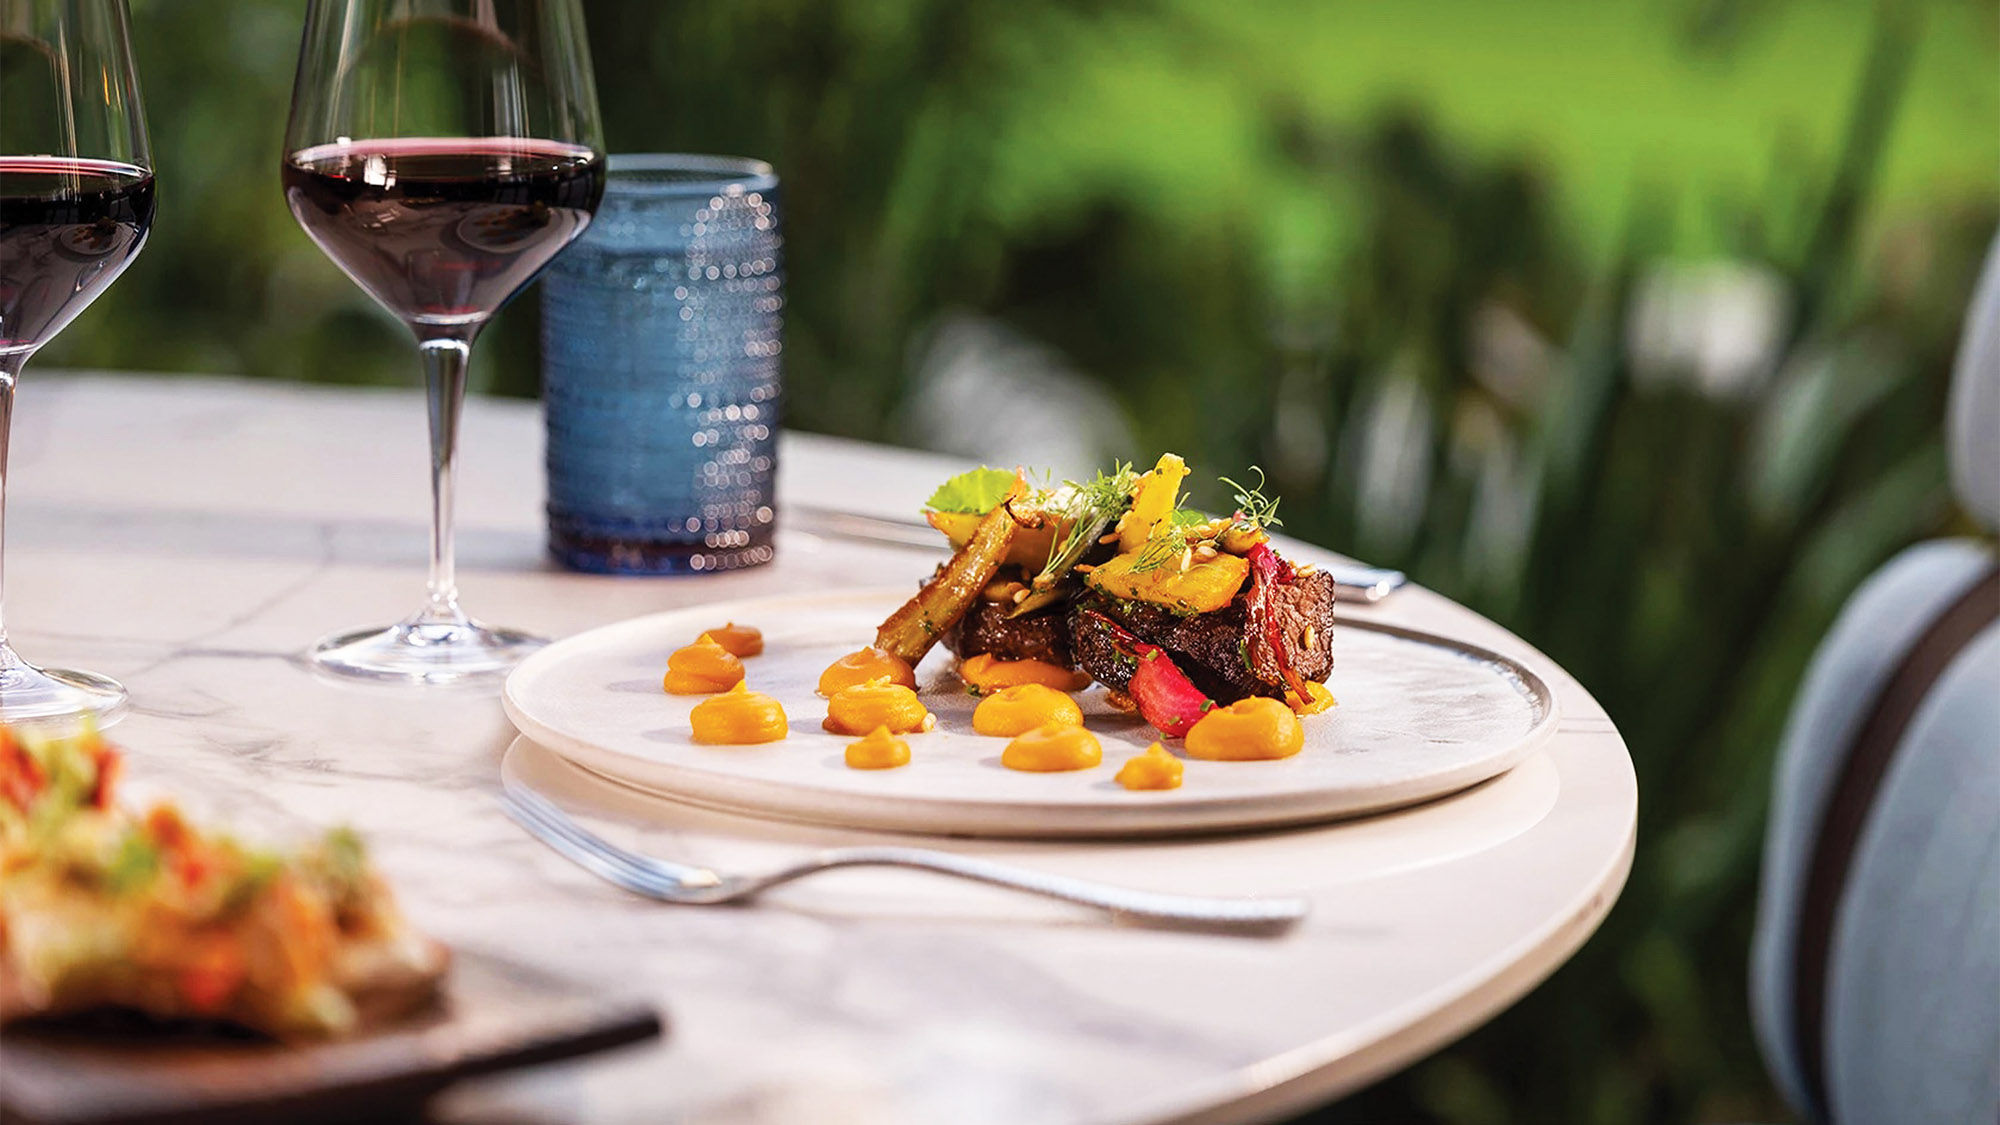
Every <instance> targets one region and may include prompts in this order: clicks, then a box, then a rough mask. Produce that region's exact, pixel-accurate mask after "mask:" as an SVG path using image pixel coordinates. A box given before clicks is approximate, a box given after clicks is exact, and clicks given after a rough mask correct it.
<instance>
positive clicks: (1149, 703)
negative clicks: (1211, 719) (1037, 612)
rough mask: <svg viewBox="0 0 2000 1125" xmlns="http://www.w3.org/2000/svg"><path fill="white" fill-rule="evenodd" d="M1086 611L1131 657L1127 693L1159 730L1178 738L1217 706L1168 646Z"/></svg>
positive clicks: (1144, 715) (1117, 645)
mask: <svg viewBox="0 0 2000 1125" xmlns="http://www.w3.org/2000/svg"><path fill="white" fill-rule="evenodd" d="M1084 613H1085V615H1086V616H1088V617H1089V618H1090V621H1091V624H1093V625H1095V626H1096V627H1097V628H1100V629H1103V630H1104V631H1105V632H1106V633H1107V634H1108V635H1109V636H1110V637H1111V643H1112V645H1113V647H1115V648H1117V650H1118V651H1119V653H1120V654H1122V655H1124V656H1127V657H1130V658H1131V659H1132V662H1133V664H1134V668H1133V671H1132V682H1131V683H1130V684H1129V685H1128V686H1127V687H1126V689H1125V691H1126V694H1128V695H1130V696H1131V697H1132V702H1134V703H1136V704H1137V705H1138V707H1139V714H1140V715H1141V716H1143V717H1144V718H1145V720H1146V721H1147V722H1149V723H1151V724H1153V725H1154V726H1156V727H1158V728H1159V729H1160V733H1162V734H1165V735H1169V736H1171V737H1173V738H1179V737H1181V736H1182V735H1184V734H1186V733H1187V732H1188V730H1189V729H1190V728H1192V727H1193V726H1194V725H1195V723H1197V722H1199V721H1200V720H1201V717H1202V716H1203V715H1206V714H1208V713H1209V712H1210V711H1213V710H1214V709H1215V700H1213V699H1210V698H1209V697H1208V696H1207V695H1205V694H1203V693H1202V690H1201V689H1200V688H1198V687H1196V686H1194V681H1192V680H1190V679H1188V678H1187V675H1186V674H1185V673H1183V672H1182V671H1181V670H1180V669H1179V668H1178V667H1176V666H1175V665H1174V659H1173V657H1171V656H1168V655H1167V650H1166V649H1163V648H1161V647H1160V646H1159V645H1156V644H1148V643H1147V642H1145V641H1142V640H1140V639H1139V638H1137V637H1135V636H1133V635H1132V634H1131V633H1130V632H1129V631H1127V630H1125V629H1124V628H1122V627H1120V626H1119V625H1118V623H1117V622H1115V621H1113V620H1111V619H1110V618H1109V617H1106V616H1104V615H1103V614H1102V613H1099V612H1097V611H1096V610H1094V609H1092V610H1085V611H1084Z"/></svg>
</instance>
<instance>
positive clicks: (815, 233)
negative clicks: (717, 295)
mask: <svg viewBox="0 0 2000 1125" xmlns="http://www.w3.org/2000/svg"><path fill="white" fill-rule="evenodd" d="M132 6H133V9H134V13H135V20H136V34H137V37H138V43H137V50H138V55H139V62H140V68H141V72H142V75H143V80H144V84H145V89H146V93H147V96H148V100H149V109H150V118H151V123H152V128H153V136H154V144H155V149H156V161H157V164H158V169H159V179H160V184H161V188H160V212H159V219H158V226H157V228H156V231H155V234H154V240H153V242H152V244H151V246H150V247H149V249H148V250H147V252H146V253H145V254H144V255H143V256H142V257H141V258H140V260H139V262H138V263H137V264H136V265H135V266H134V267H133V268H132V269H131V270H130V271H129V272H128V274H127V275H126V276H125V277H124V278H123V279H122V280H121V281H120V282H119V283H118V284H117V285H116V286H114V287H113V288H112V290H111V291H110V293H109V294H108V295H107V296H106V297H105V298H103V299H102V300H100V301H99V303H98V306H97V307H96V308H95V309H93V310H92V311H91V312H90V313H88V314H86V315H85V317H84V318H83V319H82V320H81V321H79V322H78V323H77V324H76V325H75V326H73V327H72V328H71V329H70V330H69V332H68V333H66V334H65V335H64V336H63V337H61V338H59V340H58V341H57V342H56V343H55V344H53V345H51V346H50V347H49V348H48V349H47V351H46V353H45V357H44V359H43V360H42V361H41V362H46V363H54V364H67V365H77V366H81V365H94V366H105V367H121V368H137V369H149V370H189V371H213V372H230V373H248V374H252V375H257V376H269V377H275V378H297V379H312V380H322V381H337V382H355V383H411V382H414V381H415V361H414V359H413V357H412V355H411V350H410V347H409V344H408V341H407V338H406V337H405V336H404V334H403V332H402V330H401V329H400V328H398V327H397V326H395V325H393V324H392V323H390V322H388V321H387V320H386V318H384V317H383V316H382V315H381V314H379V313H378V312H377V311H376V310H374V309H373V308H372V306H370V305H369V304H368V303H367V302H366V299H365V298H363V297H362V296H361V294H360V293H359V292H358V291H357V290H356V289H355V288H354V287H353V286H352V285H351V284H350V283H348V282H347V281H346V280H345V279H344V278H343V277H342V276H341V275H340V274H339V273H338V272H337V271H336V270H335V269H334V268H333V267H332V266H331V265H329V264H328V263H327V262H326V261H325V260H324V259H323V258H322V257H321V256H320V255H319V254H318V252H317V251H316V250H314V249H313V248H312V246H311V245H310V244H309V243H308V242H307V241H306V239H305V237H304V236H303V235H302V234H300V233H299V232H298V231H297V229H296V228H295V227H294V226H293V224H292V221H291V219H290V217H289V216H288V215H287V214H286V212H285V208H284V206H283V203H282V201H281V199H280V197H279V191H278V184H277V167H278V159H279V155H280V154H279V152H278V147H279V141H280V135H281V132H282V129H283V121H284V117H285V111H286V103H287V96H288V87H289V83H290V81H291V72H292V66H293V60H294V52H295V50H296V39H297V34H298V28H299V24H300V21H301V17H302V10H303V5H302V3H299V2H298V0H239V2H237V3H233V4H229V5H220V4H200V5H196V4H185V3H174V2H171V0H132ZM586 6H587V8H588V14H589V20H590V24H591V31H592V41H593V46H594V51H595V56H596V65H597V74H598V81H599V86H600V90H601V92H602V100H603V103H604V107H605V112H606V117H607V135H608V137H609V141H610V147H611V148H612V149H613V150H615V151H673V150H680V151H709V152H735V153H745V154H749V155H756V156H762V157H765V158H767V159H770V160H772V161H773V162H774V163H775V164H776V165H777V166H778V168H779V171H780V174H781V175H782V176H783V177H784V180H785V196H784V199H785V205H786V208H787V213H786V222H787V227H788V240H789V241H788V256H789V260H788V268H789V274H790V277H789V286H790V290H789V292H790V300H791V304H790V308H789V313H788V324H787V328H788V338H787V377H788V396H789V401H788V407H787V409H788V411H789V416H790V421H791V422H792V423H793V424H795V425H800V426H803V427H805V428H810V429H820V430H829V431H834V432H839V433H846V434H852V435H855V436H860V437H870V438H881V439H895V440H918V441H920V440H922V438H923V435H922V434H920V433H915V434H913V433H909V432H904V431H902V430H899V429H898V428H897V427H898V423H897V422H896V421H895V420H896V419H897V418H899V417H902V416H903V415H902V414H901V413H899V409H898V408H899V407H900V406H901V405H902V404H903V403H905V402H906V400H907V398H908V396H909V393H910V390H911V385H912V381H913V379H915V377H916V369H917V364H916V363H915V362H914V361H913V358H912V357H913V355H914V354H915V352H916V350H917V349H918V348H920V346H921V341H922V340H923V339H924V334H925V333H926V331H927V330H928V329H930V328H931V327H932V326H934V325H935V324H936V323H937V322H938V320H939V318H940V317H942V316H947V315H950V314H953V313H956V312H961V311H971V312H975V313H978V314H981V315H984V316H989V317H992V318H996V319H998V320H1001V321H1004V322H1006V323H1007V324H1009V325H1011V326H1013V327H1014V328H1015V329H1017V330H1019V331H1020V332H1022V333H1025V334H1026V335H1028V336H1030V337H1033V338H1035V339H1038V340H1040V341H1043V342H1045V343H1047V344H1049V345H1051V346H1053V347H1055V348H1058V349H1060V351H1061V352H1062V353H1063V354H1064V355H1066V356H1067V357H1068V358H1069V360H1070V361H1071V362H1072V363H1073V364H1074V366H1075V367H1076V368H1077V369H1078V370H1079V371H1081V372H1082V373H1083V374H1084V375H1085V377H1087V378H1089V379H1091V380H1093V381H1095V382H1097V383H1099V384H1101V386H1102V387H1103V388H1105V389H1106V390H1107V391H1108V392H1109V393H1110V394H1111V395H1113V396H1114V397H1115V398H1116V400H1117V401H1118V402H1120V403H1121V404H1122V405H1123V406H1124V408H1125V410H1126V412H1127V413H1128V414H1129V416H1130V418H1131V419H1132V421H1133V424H1134V427H1135V432H1136V433H1137V435H1138V437H1139V439H1140V441H1141V444H1142V448H1141V449H1135V450H1131V451H1126V452H1127V455H1129V456H1133V457H1141V456H1147V455H1148V454H1149V452H1150V451H1154V450H1157V449H1158V448H1173V449H1178V450H1182V451H1184V452H1186V453H1187V454H1188V455H1189V456H1190V459H1191V460H1193V461H1195V462H1196V463H1197V464H1198V465H1200V466H1207V467H1208V468H1209V469H1211V470H1213V471H1216V472H1231V471H1234V470H1237V469H1239V468H1240V467H1241V466H1244V465H1247V464H1250V463H1258V464H1261V465H1263V466H1264V467H1265V468H1266V469H1268V470H1269V471H1270V473H1271V478H1272V482H1273V484H1274V485H1276V486H1277V487H1278V488H1279V489H1281V490H1282V492H1283V494H1284V495H1285V497H1286V502H1285V516H1286V520H1287V524H1286V529H1287V530H1288V531H1290V532H1293V533H1295V534H1299V535H1302V536H1304V537H1306V538H1309V539H1313V540H1316V541H1319V542H1323V543H1327V544H1330V545H1333V546H1336V547H1339V548H1342V549H1345V550H1348V551H1350V552H1352V553H1355V554H1358V555H1361V556H1364V557H1367V558H1369V559H1370V560H1371V561H1375V562H1379V563H1384V564H1388V565H1396V566H1401V567H1404V568H1406V569H1408V570H1410V571H1411V572H1412V573H1413V574H1414V575H1415V576H1416V577H1417V578H1418V579H1419V580H1421V581H1423V582H1425V583H1427V584H1429V585H1432V586H1434V587H1436V588H1438V589H1441V590H1443V591H1445V592H1447V593H1449V594H1452V595H1453V596H1455V597H1458V598H1460V599H1461V600H1463V601H1466V602H1467V603H1469V604H1471V605H1473V606H1474V607H1476V608H1479V609H1481V610H1483V611H1485V612H1487V613H1489V614H1491V615H1492V616H1494V617H1495V618H1497V619H1498V620H1500V621H1502V622H1503V623H1505V624H1507V625H1509V626H1510V627H1512V628H1513V629H1515V630H1516V631H1517V632H1519V633H1520V634H1521V635H1523V636H1524V637H1526V638H1528V639H1529V640H1531V641H1532V642H1534V643H1535V644H1537V645H1538V646H1539V647H1541V648H1542V649H1543V650H1544V651H1546V652H1547V653H1548V654H1549V655H1551V656H1552V657H1554V658H1555V659H1556V660H1557V661H1559V662H1561V663H1562V664H1563V665H1564V666H1566V667H1567V668H1569V669H1570V670H1572V671H1573V672H1574V673H1576V675H1577V676H1578V677H1579V678H1580V679H1581V680H1582V681H1583V682H1584V684H1585V685H1586V686H1587V687H1589V688H1590V689H1591V691H1592V692H1594V693H1595V694H1596V695H1597V697H1598V699H1599V700H1600V701H1601V702H1602V703H1603V704H1604V705H1605V707H1606V708H1607V709H1608V710H1609V711H1610V713H1611V715H1612V716H1613V717H1614V718H1615V719H1616V720H1617V722H1618V724H1619V726H1620V728H1621V730H1622V731H1623V732H1624V733H1625V735H1626V737H1627V739H1628V741H1629V743H1630V746H1631V750H1632V753H1633V757H1634V760H1635V762H1636V764H1637V768H1638V770H1639V775H1640V787H1641V789H1640V792H1641V825H1640V843H1639V852H1638V858H1637V861H1636V865H1635V868H1634V870H1633V873H1632V876H1631V881H1630V883H1629V885H1628V888H1627V890H1626V892H1625V894H1624V897H1623V898H1622V900H1621V902H1620V903H1619V905H1618V907H1617V909H1616V910H1615V911H1614V912H1613V914H1612V916H1611V918H1610V920H1609V921H1608V922H1607V923H1606V925H1605V927H1604V929H1603V930H1602V931H1601V932H1600V933H1599V935H1598V936H1597V937H1596V938H1594V939H1593V940H1592V941H1591V943H1590V944H1589V945H1588V946H1587V947H1586V948H1585V949H1584V950H1583V952H1582V953H1581V954H1580V955H1579V956H1578V957H1577V958H1576V959H1575V960H1574V961H1573V962H1572V963H1571V964H1570V965H1568V966H1567V967H1565V968H1564V969H1562V970H1561V971H1559V972H1558V973H1557V974H1556V975H1555V976H1554V977H1553V978H1552V979H1551V980H1550V981H1549V982H1548V983H1547V984H1545V985H1544V986H1543V987H1542V988H1540V989H1539V990H1538V991H1537V992H1535V993H1534V994H1533V995H1531V996H1530V997H1529V998H1527V999H1526V1000H1524V1001H1523V1002H1522V1003H1521V1004H1519V1005H1517V1006H1516V1007H1515V1008H1514V1009H1512V1010H1511V1011H1509V1012H1508V1013H1507V1014H1505V1015H1503V1016H1502V1017H1501V1018H1500V1019H1498V1020H1497V1021H1496V1022H1494V1023H1493V1024H1491V1025H1490V1026H1488V1027H1487V1028H1485V1029H1483V1030H1481V1031H1479V1032H1477V1033H1475V1034H1473V1035H1472V1036H1471V1037H1469V1038H1468V1039H1466V1040H1465V1041H1464V1042H1462V1043H1460V1044H1458V1045H1457V1046H1455V1047H1453V1048H1451V1049H1449V1050H1447V1051H1446V1052H1444V1053H1442V1054H1441V1055H1439V1056H1438V1057H1436V1058H1434V1059H1432V1060H1430V1061H1428V1062H1425V1063H1422V1064H1420V1065H1418V1066H1416V1067H1414V1068H1412V1069H1411V1070H1410V1071H1408V1072H1406V1073H1404V1074H1402V1075H1398V1076H1396V1077H1395V1078H1393V1079H1390V1080H1389V1081H1387V1082H1385V1083H1383V1084H1381V1085H1380V1086H1378V1087H1376V1088H1374V1089H1372V1090H1369V1091H1367V1092H1364V1093H1363V1094H1361V1095H1359V1096H1357V1097H1355V1098H1352V1099H1350V1100H1349V1101H1348V1102H1346V1103H1344V1104H1343V1105H1341V1106H1337V1107H1333V1108H1330V1109H1328V1110H1326V1111H1323V1115H1322V1116H1323V1119H1324V1120H1327V1121H1347V1120H1355V1121H1376V1120H1398V1121H1402V1120H1410V1121H1432V1120H1435V1121H1450V1122H1463V1123H1467V1125H1475V1123H1476V1125H1485V1123H1501V1122H1516V1121H1519V1122H1545V1121H1563V1122H1599V1123H1605V1125H1613V1123H1616V1125H1623V1123H1625V1122H1633V1121H1662V1122H1679V1121H1721V1120H1747V1119H1766V1120H1768V1119H1775V1118H1779V1117H1782V1115H1783V1111H1782V1108H1781V1107H1780V1106H1779V1105H1778V1104H1777V1103H1776V1101H1775V1099H1774V1096H1773V1095H1772V1094H1771V1093H1770V1091H1769V1087H1768V1085H1767V1084H1766V1082H1765V1079H1764V1077H1763V1074H1762V1070H1761V1066H1760V1064H1759V1062H1758V1060H1757V1057H1756V1054H1755V1050H1754V1048H1753V1045H1752V1042H1751V1037H1750V1030H1749V1021H1748V1018H1747V1014H1746V1010H1745V1001H1744V974H1745V948H1746V943H1747V940H1748V934H1749V926H1750V918H1751V908H1752V903H1753V899H1754V894H1755V886H1756V877H1757V863H1758V848H1759V839H1760V833H1761V830H1762V824H1763V815H1764V808H1765V804H1766V800H1767V796H1768V778H1769V773H1770V764H1771V752H1772V747H1773V744H1774V742H1775V740H1776V737H1777V735H1778V732H1779V730H1780V728H1781V726H1782V723H1783V720H1784V716H1785V711H1786V707H1787V705H1788V703H1789V700H1790V697H1791V693H1792V691H1793V690H1794V688H1795V686H1796V684H1797V681H1798V678H1799V675H1800V673H1801V670H1802V668H1803V665H1804V661H1805V660H1806V658H1807V656H1808V655H1809V653H1810V652H1811V650H1812V647H1813V646H1814V645H1815V643H1816V642H1817V640H1818V638H1819V636H1820V634H1821V633H1822V632H1823V631H1824V629H1825V627H1826V625H1827V624H1828V622H1829V621H1830V620H1831V616H1832V614H1833V612H1834V611H1835V609H1836V608H1837V607H1838V605H1839V604H1840V602H1841V600H1842V599H1843V598H1844V597H1845V596H1846V595H1847V594H1848V593H1849V592H1850V591H1851V590H1852V588H1853V587H1854V586H1855V584H1856V583H1857V582H1858V581H1859V580H1860V578H1861V577H1862V576H1863V575H1865V574H1866V573H1867V572H1868V571H1869V570H1870V569H1871V568H1873V567H1874V566H1876V565H1878V564H1879V563H1880V562H1881V561H1883V560H1884V559H1885V558H1887V557H1888V556H1889V555H1890V554H1891V553H1893V552H1894V551H1895V550H1897V549H1898V548H1900V547H1901V546H1903V545H1905V544H1907V543H1909V542H1911V541H1913V540H1915V539H1919V538H1923V537H1926V536H1933V535H1937V534H1940V533H1946V532H1950V531H1953V530H1954V529H1957V530H1963V527H1962V525H1961V524H1960V523H1959V522H1958V521H1959V519H1960V517H1958V516H1957V515H1956V514H1955V512H1954V509H1953V508H1952V506H1951V501H1950V497H1949V492H1948V489H1947V488H1946V484H1945V474H1944V455H1943V452H1942V449H1941V446H1940V419H1941V417H1942V409H1943V399H1944V394H1945V388H1946V384H1947V378H1948V373H1949V368H1950V361H1951V356H1952V351H1953V347H1954V344H1955V341H1956V333H1957V331H1958V326H1959V323H1960V318H1961V315H1962V312H1963V308H1964V305H1965V302H1966V301H1967V299H1968V297H1969V295H1970V292H1971V288H1972V278H1973V276H1974V273H1975V271H1976V268H1977V263H1978V259H1979V257H1980V255H1981V253H1982V252H1983V249H1984V247H1985V245H1986V243H1987V240H1988V239H1989V238H1990V237H1991V235H1992V233H1993V230H1994V226H1995V221H1996V214H2000V183H1996V180H2000V54H1996V49H1995V44H1996V42H2000V24H1997V23H1996V10H1995V8H1994V7H1993V6H1992V5H1991V4H1988V3H1972V2H1966V3H1958V2H1942V0H1941V2H1937V3H1928V4H1926V3H1920V2H1916V0H1908V2H1897V0H1883V2H1880V3H1861V2H1848V0H1829V2H1824V3H1804V2H1802V0H1606V2H1603V3H1581V2H1573V3H1563V2H1559V0H1522V2H1515V3H1506V4H1494V3H1487V2H1484V0H1431V2H1423V3H1410V4H1401V5H1334V4H1320V3H1310V2H1307V0H1260V2H1259V3H1255V4H1243V3H1231V2H1229V0H1106V2H1103V3H1097V4H1080V3H1057V2H1054V0H843V2H838V3H835V2H829V0H732V2H730V3H725V4H714V3H709V4H698V3H687V2H682V0H671V2H669V0H659V2H648V3H633V2H629V0H598V2H592V3H587V5H586ZM534 333H535V310H534V303H533V302H532V301H531V300H530V301H522V302H520V303H518V304H517V305H516V306H515V307H514V308H512V309H510V310H509V311H508V312H507V313H506V314H505V315H504V316H503V318H502V321H501V323H499V324H498V325H496V327H495V329H494V330H493V331H492V332H490V333H489V334H488V336H487V337H486V338H485V340H483V341H482V345H481V350H480V355H479V356H478V358H477V359H476V361H475V379H476V380H477V381H478V382H479V383H480V384H482V385H484V386H486V387H488V388H489V389H496V390H500V391H503V392H507V393H523V394H525V393H532V391H533V388H534V380H535V360H534V339H535V336H534ZM31 382H32V379H31ZM29 393H30V395H31V396H32V393H33V392H32V387H31V388H30V392H29ZM31 401H32V400H31ZM1210 499H1219V497H1210Z"/></svg>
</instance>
